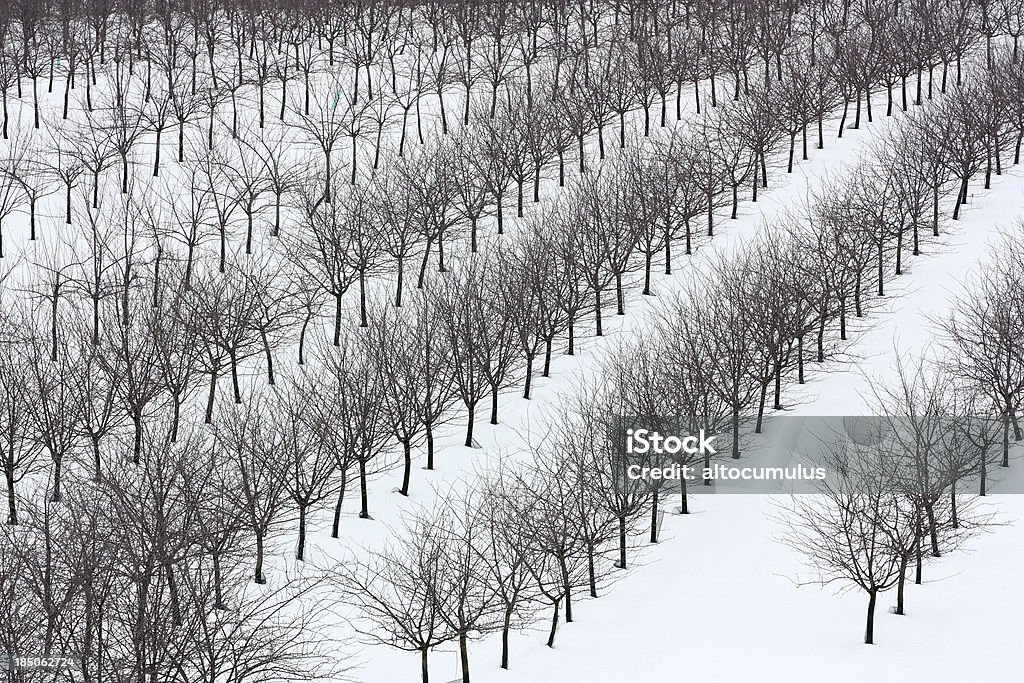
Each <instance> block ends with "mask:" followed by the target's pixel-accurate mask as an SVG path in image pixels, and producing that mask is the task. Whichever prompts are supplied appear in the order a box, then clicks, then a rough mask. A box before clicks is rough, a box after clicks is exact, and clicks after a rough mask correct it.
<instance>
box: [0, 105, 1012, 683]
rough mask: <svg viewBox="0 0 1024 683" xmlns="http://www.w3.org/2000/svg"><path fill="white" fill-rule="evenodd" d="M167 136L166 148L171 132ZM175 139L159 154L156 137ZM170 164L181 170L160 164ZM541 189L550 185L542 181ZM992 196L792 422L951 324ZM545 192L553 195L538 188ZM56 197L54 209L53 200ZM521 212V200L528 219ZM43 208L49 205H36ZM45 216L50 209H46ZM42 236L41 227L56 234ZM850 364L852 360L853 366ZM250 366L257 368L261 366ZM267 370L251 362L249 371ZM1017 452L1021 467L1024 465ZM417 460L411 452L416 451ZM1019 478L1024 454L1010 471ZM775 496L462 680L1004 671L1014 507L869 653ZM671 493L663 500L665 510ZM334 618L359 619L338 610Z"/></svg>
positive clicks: (837, 410) (683, 540) (387, 521)
mask: <svg viewBox="0 0 1024 683" xmlns="http://www.w3.org/2000/svg"><path fill="white" fill-rule="evenodd" d="M886 125H888V123H887V122H886V121H884V120H882V119H881V118H880V119H879V120H877V121H876V123H873V124H871V125H865V126H864V127H863V128H862V129H860V130H847V131H846V133H845V135H844V137H843V139H842V140H837V139H835V122H834V121H833V122H830V123H829V124H827V125H826V130H827V131H828V132H827V134H828V135H829V138H828V140H827V142H826V148H825V149H824V150H816V149H813V145H812V149H811V150H810V155H811V158H810V160H809V161H806V162H801V163H798V165H797V166H796V168H795V170H794V173H793V174H791V175H787V174H786V173H784V172H783V171H784V169H783V170H782V171H779V170H777V171H776V172H775V173H774V175H772V177H771V180H770V185H771V187H770V188H769V191H768V192H767V193H766V194H764V195H762V196H761V197H760V199H759V201H758V202H757V203H756V204H753V203H751V202H749V200H747V201H744V202H742V203H741V205H740V216H739V218H738V219H737V220H735V221H730V220H728V219H727V218H725V216H722V215H720V216H719V221H718V226H719V227H718V230H717V231H716V233H717V234H716V237H715V238H714V239H713V240H712V241H711V242H710V243H709V244H707V245H706V246H703V247H702V248H701V249H699V250H698V252H697V253H696V254H695V255H694V256H693V257H692V258H689V259H685V260H681V261H680V262H679V268H678V269H677V272H676V274H675V275H673V276H669V277H667V276H664V275H662V274H660V273H659V274H656V275H655V280H654V291H655V294H656V296H654V297H641V296H639V287H636V286H633V287H631V292H632V295H631V298H630V300H629V301H628V303H627V315H626V316H625V317H623V318H619V317H616V316H609V318H608V319H607V320H608V328H609V331H608V334H607V335H606V337H605V338H603V339H597V338H587V339H584V340H582V341H581V343H580V349H579V352H578V353H577V355H575V356H573V357H569V356H560V357H558V358H556V360H555V362H554V364H553V376H552V377H551V378H549V379H543V378H539V377H538V378H535V384H534V386H535V390H534V391H535V393H534V397H533V398H532V399H531V400H530V401H526V400H524V399H522V398H521V397H520V396H519V395H518V394H516V393H515V392H510V393H508V394H507V395H506V396H504V397H503V398H502V403H503V407H502V414H501V419H502V424H500V425H497V426H491V425H489V424H486V421H485V420H484V419H483V411H481V415H480V416H478V419H477V427H476V439H477V441H478V442H479V443H480V446H481V448H479V449H468V448H465V447H463V446H461V445H460V444H461V441H462V438H463V436H462V435H463V421H462V418H461V415H460V417H459V419H457V420H456V421H454V422H453V423H452V424H451V425H450V426H449V427H447V428H446V430H445V432H444V433H443V434H442V435H441V437H440V439H439V442H438V455H437V467H438V469H437V470H436V471H432V472H429V471H426V470H423V469H417V470H416V471H415V472H414V476H413V481H412V486H411V491H412V494H411V496H410V497H409V498H405V497H403V496H400V495H398V494H397V493H394V492H393V490H394V488H395V487H396V486H397V485H398V482H399V476H400V474H398V473H396V472H392V473H388V474H386V475H385V476H382V477H379V478H377V479H376V480H375V481H374V482H373V484H372V492H371V515H372V516H373V519H372V520H360V519H358V518H357V516H356V510H355V508H354V507H352V506H351V503H353V502H354V501H351V500H350V506H348V507H347V508H346V514H345V516H344V518H343V523H342V528H343V534H342V536H343V537H342V538H341V539H339V540H338V541H334V540H332V539H330V538H329V537H328V536H329V522H328V514H327V511H325V510H320V511H318V512H317V514H316V515H315V516H314V519H313V521H312V523H311V539H310V545H311V548H310V550H309V561H308V562H307V563H306V566H304V567H295V563H294V561H293V560H291V559H289V557H290V555H291V553H292V547H291V542H292V539H291V538H290V537H289V536H288V534H284V535H282V537H281V538H280V539H279V540H278V542H277V543H276V547H275V552H274V558H273V561H272V564H271V569H270V574H271V577H272V580H273V577H274V574H275V573H276V574H277V575H278V576H279V577H280V576H281V575H282V573H283V572H284V571H285V569H286V568H288V571H298V572H310V573H312V572H314V571H316V569H317V568H329V567H330V566H331V564H332V563H333V562H337V561H343V559H342V558H344V556H345V553H346V549H347V548H350V547H355V546H361V545H365V546H376V545H379V544H380V543H381V542H382V541H383V540H384V539H386V538H388V537H389V536H390V535H391V534H393V533H396V532H397V530H400V529H401V527H402V522H403V520H404V519H406V518H407V517H408V516H409V514H410V513H412V512H413V511H415V510H417V509H420V508H426V509H429V508H430V507H431V506H432V504H433V502H434V501H435V500H436V499H437V497H438V496H443V495H445V491H446V489H447V488H448V487H450V486H458V485H460V482H466V481H472V480H473V479H474V478H475V477H477V476H478V473H479V472H481V471H486V470H488V469H491V468H493V467H494V466H495V463H496V462H497V460H499V459H503V458H516V457H518V456H519V455H520V454H521V453H522V451H523V449H524V446H525V445H526V444H527V443H528V442H530V440H531V439H534V438H536V437H538V436H539V435H540V434H542V433H543V432H544V430H545V429H546V428H547V425H548V423H549V421H550V419H551V417H552V416H553V414H554V408H555V407H556V406H557V404H558V401H559V399H560V397H562V396H564V395H566V394H568V393H569V392H570V391H571V390H572V387H574V386H576V385H578V384H579V380H580V378H583V377H588V376H591V375H593V374H594V373H595V372H596V368H597V366H598V364H599V361H600V359H601V357H602V356H603V355H604V354H606V353H608V351H609V350H610V349H611V348H612V347H613V346H614V343H615V340H616V338H617V337H618V336H619V335H620V334H623V333H625V332H628V331H630V330H633V329H635V328H637V327H639V326H642V325H643V323H644V321H645V320H648V319H650V316H651V315H652V313H653V309H654V307H656V306H658V305H659V301H662V300H664V299H665V298H666V297H667V296H668V295H670V294H671V293H672V292H673V291H674V290H677V289H679V288H680V286H681V284H682V283H684V282H685V281H686V278H687V276H688V273H689V272H690V271H691V270H692V269H700V268H701V267H702V264H704V265H706V264H707V263H708V262H709V259H711V258H714V256H715V255H716V254H720V253H723V252H727V251H728V250H730V249H733V248H735V247H737V246H739V245H741V244H744V243H746V242H748V241H749V240H750V239H751V238H753V237H754V236H756V235H757V234H758V233H759V232H760V231H763V230H766V229H771V226H772V225H773V224H774V222H775V221H777V220H778V219H781V218H783V217H785V216H786V215H787V213H788V212H791V211H794V210H797V209H798V207H799V205H800V203H801V202H802V201H803V200H804V199H805V198H806V197H807V196H808V194H809V193H810V192H811V191H813V190H814V189H815V188H817V187H820V186H821V183H822V181H823V179H824V178H825V177H827V176H834V175H837V174H842V173H843V169H844V164H851V163H853V162H854V161H855V160H856V159H857V158H858V156H859V155H860V154H861V152H862V151H863V150H864V149H865V148H866V145H867V144H868V143H869V142H870V140H871V139H872V137H873V136H876V135H878V134H879V133H880V132H881V131H883V130H884V128H885V126H886ZM165 144H167V143H166V141H165ZM167 146H168V147H170V145H167ZM166 164H167V167H169V168H171V167H173V164H174V162H173V161H170V160H168V161H167V162H166ZM547 182H548V184H549V185H550V181H547ZM992 185H993V186H992V189H991V190H989V191H985V192H982V191H980V190H978V189H975V191H974V195H973V197H972V200H971V202H970V204H969V206H968V208H967V210H966V211H965V213H964V214H963V217H962V220H960V221H959V222H957V223H953V222H948V221H947V223H946V224H945V227H944V230H943V235H942V237H941V238H939V240H932V239H927V240H925V241H924V242H923V245H924V246H923V254H922V255H921V256H919V257H914V258H911V259H910V260H909V262H908V264H907V268H906V272H905V274H904V275H902V276H901V277H899V278H897V279H895V280H893V281H892V283H891V285H890V286H889V288H888V292H887V296H886V298H885V303H884V305H883V306H881V307H880V308H878V309H877V310H874V311H872V312H871V314H870V316H869V317H868V318H867V319H865V320H864V321H862V322H861V321H857V322H856V323H855V324H854V325H853V330H854V332H853V334H852V335H851V342H850V346H849V349H848V350H849V353H850V362H844V361H843V360H842V359H839V360H832V361H830V362H829V363H826V364H825V366H824V367H822V368H818V367H817V366H814V367H813V368H812V369H810V371H809V374H808V383H807V384H806V385H804V386H803V387H801V388H799V390H793V389H791V390H790V394H791V395H787V396H786V402H787V404H791V405H792V410H793V411H794V412H795V413H799V414H804V415H840V414H859V413H868V412H870V410H871V405H870V399H869V387H868V380H869V378H873V377H876V378H879V379H882V380H884V379H886V378H891V377H892V375H893V367H892V359H893V357H894V353H895V354H899V355H901V356H905V357H908V358H915V357H918V356H920V355H922V354H925V353H927V352H928V350H929V345H930V344H931V343H932V342H933V339H934V336H935V328H934V326H933V324H932V321H933V320H934V319H935V318H937V317H941V316H943V315H945V314H946V313H947V312H948V311H949V309H950V305H951V302H952V300H953V299H954V298H955V297H956V296H958V295H959V294H960V293H961V291H962V285H963V283H964V282H965V281H967V280H968V279H969V278H970V276H971V275H972V273H975V272H977V271H978V269H980V268H982V267H983V266H984V263H985V262H986V259H987V258H991V257H992V253H991V249H990V246H991V244H992V243H993V241H994V240H995V239H996V238H997V233H998V231H999V230H1000V229H1013V227H1014V220H1015V218H1016V216H1017V215H1018V213H1019V212H1020V207H1021V198H1022V197H1024V171H1022V169H1020V168H1019V167H1011V168H1009V169H1007V172H1006V173H1005V174H1004V175H1003V176H1001V177H994V178H993V183H992ZM547 190H548V193H551V192H553V188H550V187H548V188H547ZM54 206H56V205H54ZM529 210H530V207H529V206H528V211H529ZM44 213H45V211H44ZM50 213H51V214H53V215H57V214H59V209H56V208H54V209H52V210H51V211H50ZM50 225H52V223H48V224H47V227H44V229H43V232H44V234H45V233H46V231H47V230H48V226H50ZM5 235H7V236H8V249H10V250H11V251H12V252H13V253H17V251H18V247H19V242H20V243H21V245H23V244H24V236H25V225H24V222H20V221H19V222H11V223H10V224H9V225H7V226H6V228H5ZM853 361H855V362H853ZM254 365H255V361H254ZM250 372H251V374H252V375H254V376H255V377H259V376H260V369H259V367H258V366H256V367H255V369H252V368H251V369H250ZM1018 460H1019V458H1018ZM416 462H417V466H421V465H422V464H423V462H422V454H421V453H417V461H416ZM1015 468H1016V469H1019V468H1020V463H1019V462H1018V463H1015ZM780 502H783V501H781V500H780V499H778V498H772V497H768V496H758V495H714V496H712V495H704V496H697V497H695V498H694V499H693V501H692V503H691V512H692V514H690V515H688V516H680V515H675V514H672V513H671V512H669V513H667V514H666V516H665V521H664V526H663V528H662V540H661V542H659V543H658V544H656V545H647V544H644V543H643V539H642V538H637V539H635V541H636V544H637V546H638V554H637V561H636V562H635V563H634V566H633V568H631V569H630V570H629V571H628V572H623V573H622V575H621V579H620V580H618V581H616V582H615V583H614V584H612V585H609V586H606V587H604V588H603V589H602V593H603V595H602V596H601V597H600V598H599V599H597V600H583V601H581V602H579V603H577V606H576V620H575V621H574V622H573V623H571V624H562V625H560V626H559V630H558V635H557V639H556V645H555V647H554V648H553V649H550V648H547V647H546V646H545V645H544V641H545V638H546V632H547V628H548V625H549V624H548V621H547V619H548V618H549V617H548V616H547V615H546V614H542V615H541V616H540V617H539V618H538V621H537V623H536V624H535V627H534V628H532V629H529V630H526V631H525V632H521V633H516V634H515V635H514V636H513V639H512V642H511V667H510V670H509V671H503V670H501V669H499V668H498V658H499V652H500V641H499V638H498V637H496V636H491V637H487V638H485V639H483V640H481V641H478V642H474V643H473V644H472V645H471V661H472V666H473V675H474V680H476V681H481V682H483V683H490V682H492V681H494V682H497V681H504V682H509V683H520V682H521V683H528V682H545V681H559V682H566V683H570V682H577V681H578V682H580V683H582V682H584V681H586V682H588V683H589V682H594V683H612V682H617V681H652V682H653V681H662V680H665V681H667V680H677V679H681V678H688V677H693V678H694V679H696V680H712V681H715V680H723V681H724V680H729V681H733V680H737V681H741V680H747V679H752V678H757V679H759V680H767V681H797V682H803V681H808V682H810V681H822V680H824V681H863V680H882V681H889V680H901V679H904V678H907V677H911V676H919V677H922V678H925V679H927V680H931V681H947V680H948V681H953V680H956V681H964V680H1013V677H1014V676H1015V672H1016V652H1015V646H1016V641H1017V640H1018V637H1019V635H1018V633H1017V632H1016V631H1015V629H1014V628H1013V627H1012V625H1013V624H1015V623H1016V622H1017V620H1018V619H1019V615H1020V614H1021V613H1022V612H1024V591H1021V590H1019V589H1017V588H1016V578H1017V574H1018V572H1019V567H1021V566H1024V530H1022V526H1021V524H1019V523H1018V520H1019V519H1020V518H1021V517H1022V516H1024V498H1021V497H1020V496H999V495H994V496H991V497H990V498H989V503H990V504H991V505H992V506H993V508H994V509H996V510H998V512H999V515H1000V520H1001V521H1002V522H1004V525H1002V526H999V527H996V528H994V529H992V530H991V531H990V532H989V533H986V534H983V535H982V536H980V537H978V538H976V539H973V540H972V541H971V542H970V543H969V545H968V546H967V547H966V548H965V549H964V550H961V551H960V552H958V553H956V554H954V555H951V556H949V557H945V558H941V559H939V560H937V561H934V562H932V563H929V564H927V565H926V567H925V574H924V578H925V581H924V585H922V586H913V585H912V586H910V587H909V589H908V603H907V608H908V613H907V615H904V616H895V615H891V614H888V613H886V612H885V608H887V607H888V606H889V605H890V604H891V602H892V595H891V594H890V593H886V594H884V595H883V598H882V603H881V606H882V608H883V609H881V610H880V616H879V619H878V622H877V624H876V642H877V644H876V645H875V646H872V647H867V646H864V645H863V644H862V642H861V641H862V628H863V612H864V610H865V607H866V598H865V596H864V595H862V594H860V593H856V592H848V593H845V594H843V595H840V596H837V595H835V592H834V590H833V589H832V588H820V587H817V586H814V585H800V583H801V581H802V580H803V579H806V578H809V575H808V570H807V568H806V567H804V566H803V565H802V562H801V558H800V557H799V556H798V555H797V554H796V553H795V552H794V551H792V550H791V549H789V548H788V547H787V546H785V545H783V544H780V543H778V542H777V535H778V532H779V530H778V525H777V523H776V522H775V521H773V514H774V513H775V512H777V510H778V507H777V506H778V504H779V503H780ZM671 506H672V501H668V502H667V503H666V509H667V510H671ZM339 616H340V617H346V616H352V615H349V614H345V613H342V614H340V615H339ZM331 635H332V637H334V638H336V639H337V640H338V641H339V642H345V641H351V640H352V639H355V638H357V636H356V635H355V634H354V633H353V631H352V630H351V628H350V627H349V625H348V624H346V623H345V621H344V620H343V619H341V620H339V621H338V622H337V624H336V628H335V629H334V632H333V633H332V634H331ZM353 650H356V651H357V652H358V654H357V658H358V659H359V660H360V665H359V666H358V667H357V668H356V669H355V670H353V671H352V672H351V676H352V677H353V678H354V679H356V680H359V681H367V682H368V683H390V682H391V681H406V680H412V679H414V677H415V676H416V675H417V674H418V671H419V668H418V667H419V662H418V655H416V654H404V653H399V652H396V651H395V650H392V649H390V648H387V647H385V646H382V645H360V647H359V648H355V647H353ZM432 666H433V672H432V675H433V676H434V680H440V681H448V680H451V679H455V678H456V676H457V656H456V654H455V652H454V648H451V647H449V648H442V649H441V651H435V652H434V653H433V654H432Z"/></svg>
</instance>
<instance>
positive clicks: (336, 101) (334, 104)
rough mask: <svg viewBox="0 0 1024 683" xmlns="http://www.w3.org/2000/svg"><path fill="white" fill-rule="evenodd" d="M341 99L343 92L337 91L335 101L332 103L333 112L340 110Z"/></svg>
mask: <svg viewBox="0 0 1024 683" xmlns="http://www.w3.org/2000/svg"><path fill="white" fill-rule="evenodd" d="M340 99H341V91H340V90H335V91H334V101H333V102H331V111H334V110H335V109H337V108H338V100H340Z"/></svg>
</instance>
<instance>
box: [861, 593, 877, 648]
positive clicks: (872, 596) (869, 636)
mask: <svg viewBox="0 0 1024 683" xmlns="http://www.w3.org/2000/svg"><path fill="white" fill-rule="evenodd" d="M868 596H869V598H868V618H867V627H866V628H865V630H864V644H865V645H871V644H873V643H874V642H875V602H876V600H877V598H878V590H877V589H875V588H872V589H871V590H869V591H868Z"/></svg>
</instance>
